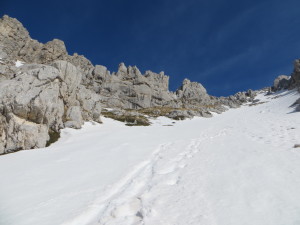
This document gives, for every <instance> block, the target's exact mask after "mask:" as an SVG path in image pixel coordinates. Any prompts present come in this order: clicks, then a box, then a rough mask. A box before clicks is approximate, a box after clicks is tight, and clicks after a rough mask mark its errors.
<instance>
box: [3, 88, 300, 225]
mask: <svg viewBox="0 0 300 225" xmlns="http://www.w3.org/2000/svg"><path fill="white" fill-rule="evenodd" d="M258 98H260V99H261V102H266V103H264V104H259V105H256V106H243V107H241V108H239V109H231V110H229V111H227V112H225V113H223V114H221V115H214V117H213V118H194V119H192V120H185V121H176V123H173V121H171V120H169V119H166V118H159V119H157V120H155V121H153V125H152V126H150V127H127V126H125V125H124V124H122V123H119V122H116V121H113V120H110V119H105V118H104V119H103V121H104V124H102V125H99V124H96V125H93V124H92V123H86V124H85V125H84V128H83V129H81V130H72V129H65V130H63V133H62V138H61V140H60V141H58V142H57V143H55V144H53V145H52V146H51V147H49V148H46V149H41V150H32V151H20V152H17V153H13V154H8V155H4V156H1V157H0V178H1V185H0V224H3V225H59V224H62V225H81V224H82V225H92V224H102V225H104V224H106V225H130V224H144V225H192V224H193V225H199V224H201V225H254V224H255V225H292V224H295V225H296V224H300V148H293V146H294V144H297V143H300V114H299V113H294V112H293V109H292V108H289V106H290V105H291V104H292V103H293V102H294V101H295V100H296V99H297V98H299V94H297V93H296V92H293V91H292V92H282V93H279V94H277V95H271V96H263V94H261V95H259V96H258Z"/></svg>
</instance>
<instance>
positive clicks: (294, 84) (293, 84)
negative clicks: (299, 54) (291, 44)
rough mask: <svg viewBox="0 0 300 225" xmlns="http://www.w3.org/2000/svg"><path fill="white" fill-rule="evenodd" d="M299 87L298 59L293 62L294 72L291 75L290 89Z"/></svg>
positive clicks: (299, 66) (299, 62)
mask: <svg viewBox="0 0 300 225" xmlns="http://www.w3.org/2000/svg"><path fill="white" fill-rule="evenodd" d="M295 87H298V88H299V87H300V59H296V60H295V62H294V71H293V73H292V75H291V81H290V88H295Z"/></svg>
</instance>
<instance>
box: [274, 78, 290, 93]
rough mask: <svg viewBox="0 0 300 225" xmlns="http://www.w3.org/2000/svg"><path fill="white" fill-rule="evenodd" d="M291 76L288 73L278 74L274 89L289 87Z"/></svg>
mask: <svg viewBox="0 0 300 225" xmlns="http://www.w3.org/2000/svg"><path fill="white" fill-rule="evenodd" d="M289 79H290V77H289V76H286V75H280V76H278V77H277V78H276V79H275V80H274V83H273V86H272V91H279V90H281V89H287V88H288V87H289V83H290V81H289Z"/></svg>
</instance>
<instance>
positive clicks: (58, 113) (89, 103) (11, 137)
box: [0, 16, 300, 154]
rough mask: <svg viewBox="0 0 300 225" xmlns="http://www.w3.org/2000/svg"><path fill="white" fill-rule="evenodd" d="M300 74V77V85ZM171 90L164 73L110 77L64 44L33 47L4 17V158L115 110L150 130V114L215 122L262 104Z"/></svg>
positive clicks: (197, 89)
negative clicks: (237, 109)
mask: <svg viewBox="0 0 300 225" xmlns="http://www.w3.org/2000/svg"><path fill="white" fill-rule="evenodd" d="M16 62H17V63H16ZM21 62H22V63H21ZM297 65H298V64H297ZM298 67H299V66H298ZM299 71H300V70H299ZM299 71H298V70H297V71H295V75H294V76H295V79H294V81H293V82H294V83H295V85H298V83H297V82H298V81H299V79H298V77H299V74H300V72H299ZM168 86H169V77H168V76H167V75H165V74H164V72H160V73H154V72H152V71H146V72H145V74H142V73H141V72H140V71H139V69H138V68H137V67H136V66H133V67H132V66H128V67H127V66H125V64H124V63H121V64H120V65H119V68H118V71H117V72H112V73H111V72H110V71H108V70H107V68H106V67H105V66H102V65H95V66H94V65H93V64H92V63H91V62H90V61H89V60H88V59H86V58H85V57H84V56H81V55H78V54H76V53H75V54H73V55H69V54H68V52H67V49H66V46H65V44H64V42H63V41H61V40H57V39H54V40H52V41H49V42H47V43H45V44H43V43H39V42H38V41H36V40H33V39H32V38H31V37H30V35H29V32H28V31H27V30H26V28H24V27H23V25H22V24H21V23H20V22H19V21H18V20H17V19H14V18H11V17H9V16H3V17H2V18H1V19H0V154H1V153H8V152H13V151H17V150H21V149H33V148H41V147H45V146H46V144H47V143H49V140H50V141H51V138H52V137H54V136H55V135H57V134H59V131H60V129H62V128H64V127H72V128H80V127H81V125H82V124H83V122H84V121H96V122H101V119H100V114H101V111H102V110H101V109H103V108H113V109H114V110H112V111H109V112H108V111H103V114H104V115H106V116H109V115H110V116H112V117H115V118H117V119H119V120H126V119H127V121H128V118H130V119H133V122H136V120H138V119H141V120H142V121H143V124H149V123H147V118H146V117H145V116H144V115H145V114H146V115H150V116H168V117H170V118H174V119H184V118H187V117H193V116H204V117H210V116H212V115H211V112H217V113H221V112H223V111H225V110H226V108H227V107H239V106H240V105H241V104H242V103H244V102H247V101H251V100H253V98H254V96H255V92H253V91H251V90H249V91H248V92H239V93H237V94H235V95H233V96H229V97H221V98H217V97H213V96H210V95H209V94H208V93H207V91H206V89H205V88H204V87H203V86H202V85H201V84H200V83H197V82H191V81H189V80H188V79H185V80H184V81H183V83H182V85H181V87H179V89H178V90H177V91H176V92H172V91H170V90H169V87H168ZM226 106H227V107H226Z"/></svg>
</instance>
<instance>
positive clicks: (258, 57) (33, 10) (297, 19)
mask: <svg viewBox="0 0 300 225" xmlns="http://www.w3.org/2000/svg"><path fill="white" fill-rule="evenodd" d="M299 9H300V1H299V0H285V1H282V0H280V1H279V0H205V1H202V0H185V1H182V0H152V1H144V0H123V1H121V0H106V1H104V0H98V1H97V0H94V1H93V0H85V1H78V0H72V1H67V0H64V1H58V0H52V1H33V0H27V1H24V0H23V1H14V0H1V2H0V13H1V15H4V14H8V15H9V16H12V17H15V18H17V19H19V20H20V21H21V22H22V23H23V24H24V26H25V27H26V28H27V29H28V30H29V32H30V34H31V36H32V38H34V39H37V40H39V41H41V42H47V41H50V40H52V39H53V38H59V39H61V40H63V41H64V42H65V44H66V46H67V50H68V52H69V53H70V54H73V53H74V52H77V53H78V54H83V55H85V56H86V57H87V58H88V59H90V60H91V61H92V63H93V64H101V65H105V66H106V67H107V68H108V69H109V70H110V71H116V70H117V67H118V64H119V63H120V62H125V64H126V65H137V66H138V68H139V69H140V70H141V72H144V71H146V70H152V71H154V72H160V71H165V73H166V74H167V75H169V76H170V89H171V90H175V89H177V88H178V87H179V86H180V84H181V82H182V80H183V79H184V78H186V77H187V78H189V79H190V80H192V81H197V82H200V83H202V84H203V85H204V86H205V87H206V89H207V90H208V93H209V94H211V95H216V96H221V95H225V96H226V95H230V94H233V93H235V92H238V91H243V90H247V89H259V88H262V87H265V86H270V85H271V84H272V81H273V80H274V78H275V77H276V76H277V75H280V74H288V75H289V74H290V73H291V72H292V69H293V60H294V59H296V58H299V57H300V38H299V36H300V16H299Z"/></svg>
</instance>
